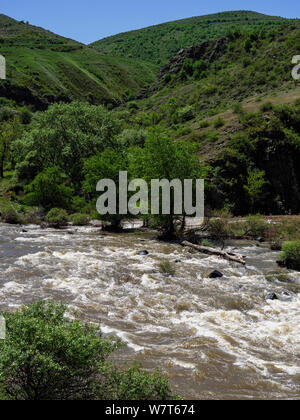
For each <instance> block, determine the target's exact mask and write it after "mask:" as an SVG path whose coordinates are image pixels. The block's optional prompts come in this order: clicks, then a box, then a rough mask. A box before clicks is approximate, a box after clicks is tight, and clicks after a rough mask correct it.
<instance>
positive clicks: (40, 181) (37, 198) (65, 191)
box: [24, 166, 74, 210]
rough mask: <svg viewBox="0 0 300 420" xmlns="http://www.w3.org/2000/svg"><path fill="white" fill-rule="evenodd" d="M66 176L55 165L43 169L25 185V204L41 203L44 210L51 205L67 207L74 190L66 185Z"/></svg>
mask: <svg viewBox="0 0 300 420" xmlns="http://www.w3.org/2000/svg"><path fill="white" fill-rule="evenodd" d="M66 178H67V177H66V175H65V174H63V173H62V172H61V171H60V169H59V168H58V167H57V166H53V167H51V168H48V169H45V170H44V171H43V172H41V173H40V174H38V175H37V176H36V177H35V179H34V180H33V181H32V182H31V183H30V184H29V185H27V186H26V187H25V193H26V196H25V198H24V202H25V204H27V205H29V206H39V205H41V206H42V207H44V209H46V210H50V209H51V208H53V207H62V208H69V207H70V205H71V201H72V197H73V193H74V190H73V189H72V188H71V187H69V186H68V185H66Z"/></svg>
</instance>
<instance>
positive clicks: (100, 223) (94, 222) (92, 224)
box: [89, 220, 103, 228]
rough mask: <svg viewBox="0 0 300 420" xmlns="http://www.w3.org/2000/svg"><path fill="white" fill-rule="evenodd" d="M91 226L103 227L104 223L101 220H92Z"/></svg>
mask: <svg viewBox="0 0 300 420" xmlns="http://www.w3.org/2000/svg"><path fill="white" fill-rule="evenodd" d="M89 226H92V227H95V228H102V226H103V224H102V222H101V221H100V220H90V221H89Z"/></svg>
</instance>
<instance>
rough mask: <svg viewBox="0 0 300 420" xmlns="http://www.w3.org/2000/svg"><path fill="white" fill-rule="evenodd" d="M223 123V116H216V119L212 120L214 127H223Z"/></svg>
mask: <svg viewBox="0 0 300 420" xmlns="http://www.w3.org/2000/svg"><path fill="white" fill-rule="evenodd" d="M224 124H225V122H224V120H223V118H217V119H216V120H215V121H214V127H215V128H221V127H223V126H224Z"/></svg>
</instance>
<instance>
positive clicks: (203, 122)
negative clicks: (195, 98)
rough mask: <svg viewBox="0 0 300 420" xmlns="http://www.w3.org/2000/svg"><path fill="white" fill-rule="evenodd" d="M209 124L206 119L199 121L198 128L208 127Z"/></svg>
mask: <svg viewBox="0 0 300 420" xmlns="http://www.w3.org/2000/svg"><path fill="white" fill-rule="evenodd" d="M209 126H210V122H209V121H207V120H205V121H201V122H200V123H199V128H207V127H209Z"/></svg>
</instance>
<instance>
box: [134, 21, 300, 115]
mask: <svg viewBox="0 0 300 420" xmlns="http://www.w3.org/2000/svg"><path fill="white" fill-rule="evenodd" d="M299 49H300V25H299V23H293V24H287V25H283V26H281V27H280V28H277V29H271V30H269V31H266V32H261V31H256V32H255V31H252V32H251V34H247V33H243V32H240V31H238V30H237V31H233V32H231V33H229V34H228V35H227V36H226V37H222V38H220V39H218V40H214V41H206V42H204V43H201V44H198V45H195V46H193V47H189V48H187V49H184V50H182V51H181V52H180V54H178V55H176V56H174V57H173V58H172V59H171V60H170V61H169V63H168V64H167V65H165V66H164V67H163V69H162V70H161V72H160V74H159V78H158V82H157V83H156V85H153V86H152V87H151V89H149V91H148V96H147V97H145V98H144V99H143V100H142V101H138V102H136V104H137V108H138V111H137V112H144V111H147V112H148V113H149V112H153V111H154V112H156V113H158V117H157V118H161V119H162V120H163V119H164V118H165V117H166V112H167V111H166V109H167V108H168V102H169V101H170V98H174V99H175V100H176V103H177V106H178V107H179V108H180V107H185V106H191V107H192V108H193V115H194V118H195V119H196V120H201V119H202V118H205V117H209V116H213V115H216V114H218V113H220V112H224V111H226V110H227V109H230V108H232V107H233V106H234V105H235V104H237V103H239V102H241V101H243V100H245V99H247V98H251V97H254V96H255V97H256V98H257V100H258V101H259V100H260V98H261V97H264V96H266V95H267V96H271V95H273V94H276V93H278V92H280V91H283V90H290V89H294V88H295V85H296V84H297V82H296V81H294V80H293V78H292V75H291V71H292V68H293V65H292V62H291V61H292V57H293V56H294V55H297V54H298V51H299ZM128 106H129V107H130V106H131V105H130V103H129V105H128Z"/></svg>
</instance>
